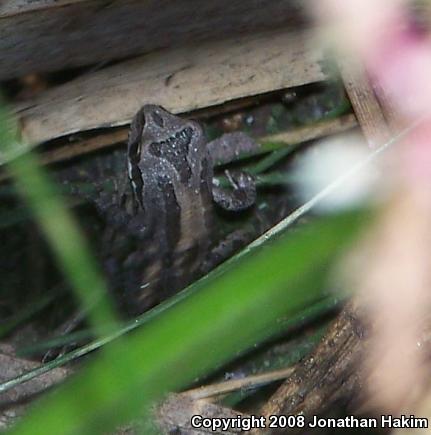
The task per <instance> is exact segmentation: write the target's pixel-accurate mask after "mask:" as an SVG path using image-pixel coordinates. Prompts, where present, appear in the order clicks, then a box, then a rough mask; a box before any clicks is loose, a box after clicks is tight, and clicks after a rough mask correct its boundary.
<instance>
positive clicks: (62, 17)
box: [0, 0, 304, 80]
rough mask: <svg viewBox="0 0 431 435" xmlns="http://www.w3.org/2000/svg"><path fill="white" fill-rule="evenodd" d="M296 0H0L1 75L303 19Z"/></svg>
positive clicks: (107, 58)
mask: <svg viewBox="0 0 431 435" xmlns="http://www.w3.org/2000/svg"><path fill="white" fill-rule="evenodd" d="M301 3H302V2H300V1H299V0H281V1H280V0H264V1H263V0H249V1H247V2H243V1H232V0H218V1H217V2H216V3H213V2H202V1H200V0H177V1H175V2H172V1H170V0H158V1H141V0H111V1H109V2H100V1H99V0H60V1H59V0H31V1H29V0H2V2H0V53H1V54H2V56H1V57H0V80H5V79H9V78H12V77H19V76H22V75H25V74H28V73H36V72H43V71H54V70H62V69H64V68H70V67H78V66H83V65H90V64H97V63H100V62H103V61H110V60H113V59H120V58H125V57H130V56H132V55H137V54H141V53H148V52H150V51H154V50H156V49H161V48H165V47H171V46H175V45H176V46H180V45H184V44H186V43H189V42H191V41H202V40H210V39H212V40H219V39H221V38H225V37H226V36H237V35H240V34H244V33H247V32H248V33H256V32H257V31H265V30H269V29H276V28H284V29H286V28H290V29H292V28H295V29H296V28H298V27H299V26H300V25H301V23H303V22H304V19H303V15H304V14H303V13H302V8H303V6H302V5H301Z"/></svg>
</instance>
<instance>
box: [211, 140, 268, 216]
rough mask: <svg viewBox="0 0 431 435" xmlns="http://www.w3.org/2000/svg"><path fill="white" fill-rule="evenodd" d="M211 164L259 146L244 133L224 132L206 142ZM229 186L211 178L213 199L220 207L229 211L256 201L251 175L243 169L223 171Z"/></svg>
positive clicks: (243, 207) (242, 208)
mask: <svg viewBox="0 0 431 435" xmlns="http://www.w3.org/2000/svg"><path fill="white" fill-rule="evenodd" d="M207 148H208V152H209V155H210V158H211V161H212V164H213V165H214V164H224V163H229V162H231V161H232V160H235V159H236V158H237V157H238V156H239V155H240V154H245V153H250V152H252V151H256V150H258V149H259V148H260V145H259V144H258V143H256V142H255V141H254V140H253V139H252V138H250V137H249V136H247V135H246V134H245V133H241V132H238V133H226V134H224V135H223V136H221V137H219V138H218V139H215V140H213V141H212V142H209V143H208V144H207ZM225 174H226V177H227V179H228V180H229V183H230V185H231V188H225V187H222V186H220V185H219V184H218V183H217V182H216V180H213V186H212V194H213V199H214V201H215V202H216V204H218V205H219V206H220V207H222V208H224V209H225V210H230V211H241V210H245V209H247V208H249V207H251V206H252V205H253V204H254V203H255V202H256V185H255V181H254V178H253V176H252V175H250V174H248V173H246V172H243V171H237V170H235V171H229V170H226V171H225Z"/></svg>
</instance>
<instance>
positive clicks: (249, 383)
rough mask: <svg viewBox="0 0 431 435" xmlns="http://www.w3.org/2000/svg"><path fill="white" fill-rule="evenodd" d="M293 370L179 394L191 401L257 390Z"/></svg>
mask: <svg viewBox="0 0 431 435" xmlns="http://www.w3.org/2000/svg"><path fill="white" fill-rule="evenodd" d="M293 370H294V369H293V368H292V367H287V368H285V369H280V370H274V371H272V372H268V373H261V374H258V375H252V376H247V377H246V378H242V379H232V380H230V381H225V382H220V383H218V384H212V385H204V386H202V387H198V388H194V389H192V390H187V391H184V392H183V393H181V394H184V395H186V396H188V397H190V398H191V399H192V400H201V399H207V398H209V397H214V396H219V395H220V394H226V393H231V392H232V391H237V390H245V389H252V388H257V387H260V386H262V385H267V384H269V383H271V382H275V381H279V380H280V379H285V378H287V377H288V376H289V375H290V374H291V373H292V372H293Z"/></svg>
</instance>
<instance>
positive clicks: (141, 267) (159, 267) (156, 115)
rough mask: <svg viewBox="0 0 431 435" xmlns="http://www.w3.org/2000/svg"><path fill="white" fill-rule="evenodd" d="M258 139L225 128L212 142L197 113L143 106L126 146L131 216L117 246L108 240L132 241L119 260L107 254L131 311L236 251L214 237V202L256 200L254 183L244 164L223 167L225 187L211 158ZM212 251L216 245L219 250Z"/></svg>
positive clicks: (242, 204)
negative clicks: (189, 114)
mask: <svg viewBox="0 0 431 435" xmlns="http://www.w3.org/2000/svg"><path fill="white" fill-rule="evenodd" d="M258 147H259V145H258V144H256V143H255V142H254V141H253V140H252V139H251V138H249V137H248V136H247V135H246V134H244V133H229V134H225V135H223V136H222V137H220V138H219V139H216V140H215V141H212V142H209V143H207V142H206V140H205V136H204V133H203V129H202V127H201V126H200V125H199V124H198V123H197V122H195V121H191V120H187V119H182V118H180V117H178V116H175V115H173V114H171V113H169V112H168V111H166V110H165V109H163V108H162V107H160V106H156V105H145V106H143V107H142V109H141V110H139V112H138V113H137V114H136V116H135V117H134V119H133V121H132V125H131V129H130V133H129V141H128V149H127V166H128V178H129V181H130V188H131V191H132V192H133V195H132V197H133V199H132V207H130V206H129V207H128V208H129V210H128V213H127V217H126V218H124V217H123V218H121V219H120V220H121V221H122V223H123V224H124V222H125V221H127V231H126V232H127V233H128V234H125V232H123V233H122V234H121V232H120V233H119V232H118V231H116V233H117V236H116V238H117V246H113V245H111V246H112V250H114V249H117V250H118V237H119V238H120V239H121V241H122V242H123V241H124V238H127V237H128V238H129V239H133V240H134V241H133V243H134V244H135V248H134V249H132V250H131V251H130V253H129V254H128V255H127V256H126V258H124V259H123V260H122V264H121V265H118V261H117V264H114V263H115V262H114V261H111V263H109V259H108V267H107V269H108V270H110V271H111V272H112V273H111V275H115V274H117V275H118V274H119V275H121V276H122V278H120V279H119V280H118V286H119V287H123V289H124V290H125V293H124V298H123V300H124V301H125V305H126V309H127V311H128V312H130V313H133V314H136V313H139V312H142V311H144V310H145V309H147V308H149V307H151V306H153V305H155V304H156V303H158V302H159V301H160V300H163V299H165V298H166V297H167V296H169V295H171V294H173V293H175V292H176V291H178V290H179V289H181V288H183V287H185V286H187V285H188V284H190V283H191V282H192V281H193V280H194V279H196V278H197V277H199V276H200V275H202V274H203V273H204V272H206V271H207V270H209V269H211V268H212V267H214V266H215V265H216V264H217V263H218V262H220V260H222V259H223V258H220V257H223V256H225V257H226V256H227V255H228V254H229V252H228V251H229V250H230V251H232V249H229V247H230V245H232V243H229V242H228V243H226V242H225V243H224V245H223V246H224V247H227V249H226V251H227V252H226V254H222V255H220V252H221V250H220V244H217V243H215V242H214V241H212V240H211V234H212V232H211V229H212V223H213V216H214V208H215V207H221V208H222V209H225V210H228V211H231V212H239V211H242V210H245V209H247V208H249V207H251V206H253V204H254V203H255V200H256V188H255V183H254V180H253V178H252V176H251V175H249V174H247V173H245V172H241V171H234V172H226V175H227V177H228V179H229V181H230V184H231V188H223V187H221V186H220V185H218V184H217V183H216V181H215V179H214V177H213V165H214V163H215V162H217V163H226V162H229V161H231V160H232V159H233V158H234V157H235V156H237V155H238V154H239V153H242V152H248V151H251V150H253V149H256V148H258ZM126 196H127V195H126ZM122 202H123V206H124V204H125V203H126V202H127V201H124V196H123V201H122ZM123 208H124V207H123ZM120 214H121V213H120ZM123 227H124V225H123ZM120 244H121V243H120ZM213 252H217V255H215V257H214V258H212V253H213ZM230 253H232V252H230ZM111 260H113V259H111Z"/></svg>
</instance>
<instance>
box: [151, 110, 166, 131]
mask: <svg viewBox="0 0 431 435" xmlns="http://www.w3.org/2000/svg"><path fill="white" fill-rule="evenodd" d="M151 116H152V118H153V121H154V123H155V124H156V125H158V126H159V127H160V128H163V127H164V126H165V123H164V121H163V118H162V117H161V116H160V115H159V114H158V113H157V112H153V113H152V114H151Z"/></svg>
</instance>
